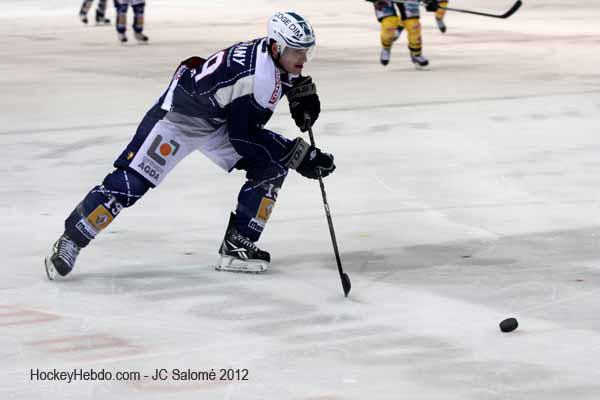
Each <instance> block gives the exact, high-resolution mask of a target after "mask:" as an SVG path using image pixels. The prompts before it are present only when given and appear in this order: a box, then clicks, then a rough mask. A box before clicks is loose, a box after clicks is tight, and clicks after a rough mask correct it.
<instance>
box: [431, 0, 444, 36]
mask: <svg viewBox="0 0 600 400" xmlns="http://www.w3.org/2000/svg"><path fill="white" fill-rule="evenodd" d="M446 7H448V2H447V1H445V0H442V1H426V2H425V9H426V10H427V11H432V12H435V22H436V24H437V27H438V29H439V30H440V32H442V33H446V30H447V28H446V24H445V23H444V16H445V15H446Z"/></svg>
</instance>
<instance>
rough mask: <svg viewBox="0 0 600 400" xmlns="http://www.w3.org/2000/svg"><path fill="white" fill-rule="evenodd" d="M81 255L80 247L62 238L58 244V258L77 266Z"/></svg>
mask: <svg viewBox="0 0 600 400" xmlns="http://www.w3.org/2000/svg"><path fill="white" fill-rule="evenodd" d="M78 255H79V246H77V244H76V243H75V242H73V241H72V240H71V239H69V238H61V239H60V241H59V243H58V257H60V258H62V259H63V260H64V261H65V262H66V263H67V264H69V265H73V264H75V260H76V259H77V256H78Z"/></svg>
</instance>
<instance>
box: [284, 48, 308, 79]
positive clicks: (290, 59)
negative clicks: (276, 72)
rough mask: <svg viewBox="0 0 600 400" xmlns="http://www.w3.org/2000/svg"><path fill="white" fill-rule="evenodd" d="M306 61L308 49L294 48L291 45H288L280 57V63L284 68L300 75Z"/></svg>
mask: <svg viewBox="0 0 600 400" xmlns="http://www.w3.org/2000/svg"><path fill="white" fill-rule="evenodd" d="M306 61H308V49H294V48H291V47H286V48H285V50H283V54H281V57H280V58H279V64H281V66H282V67H283V69H285V70H286V71H287V72H288V73H290V74H293V75H300V73H301V72H302V68H304V64H305V63H306Z"/></svg>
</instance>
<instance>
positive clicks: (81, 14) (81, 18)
mask: <svg viewBox="0 0 600 400" xmlns="http://www.w3.org/2000/svg"><path fill="white" fill-rule="evenodd" d="M79 19H80V20H81V22H83V23H84V24H87V23H88V17H87V15H86V14H84V13H79Z"/></svg>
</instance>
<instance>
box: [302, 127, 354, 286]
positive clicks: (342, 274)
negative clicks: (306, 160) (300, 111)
mask: <svg viewBox="0 0 600 400" xmlns="http://www.w3.org/2000/svg"><path fill="white" fill-rule="evenodd" d="M305 122H306V124H307V126H310V117H309V116H308V115H306V116H305ZM308 137H309V138H310V144H311V145H312V146H315V137H314V136H313V131H312V128H308ZM315 147H316V146H315ZM319 185H320V186H321V195H322V197H323V207H325V215H327V223H328V224H329V233H330V234H331V243H332V244H333V252H334V253H335V261H337V267H338V272H339V273H340V280H341V281H342V289H344V296H345V297H348V293H350V288H351V287H352V285H351V283H350V277H349V276H348V274H347V273H345V272H344V269H343V268H342V260H341V259H340V252H339V250H338V245H337V240H336V238H335V231H334V230H333V220H332V219H331V212H330V211H329V203H328V202H327V194H326V193H325V185H324V184H323V178H321V173H319Z"/></svg>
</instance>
